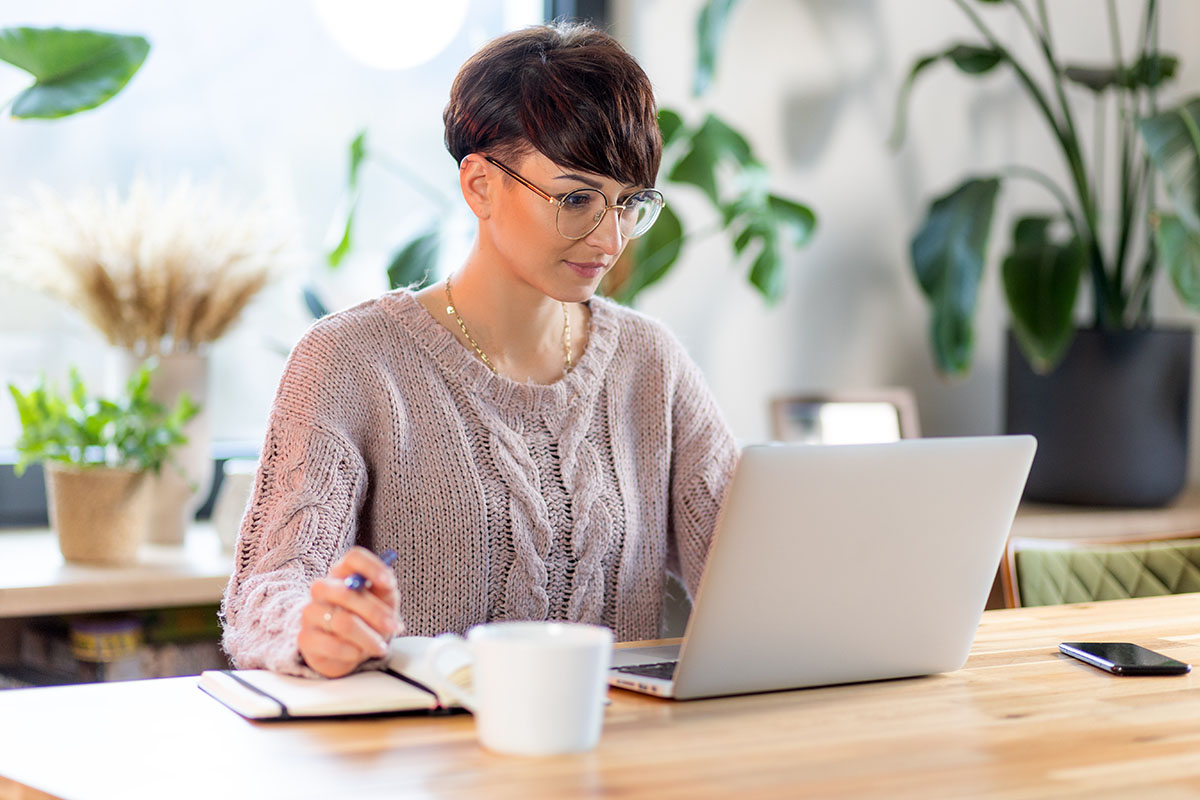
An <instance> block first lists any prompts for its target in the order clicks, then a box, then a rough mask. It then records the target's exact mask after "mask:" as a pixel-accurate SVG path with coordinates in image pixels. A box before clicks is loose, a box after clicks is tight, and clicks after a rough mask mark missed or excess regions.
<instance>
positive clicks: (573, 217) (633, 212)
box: [484, 156, 664, 239]
mask: <svg viewBox="0 0 1200 800" xmlns="http://www.w3.org/2000/svg"><path fill="white" fill-rule="evenodd" d="M484 158H485V159H486V160H487V162H488V163H489V164H495V165H496V166H497V167H499V168H500V169H502V170H504V171H505V172H506V173H508V175H509V176H510V177H512V179H513V180H515V181H516V182H517V183H519V184H521V185H522V186H524V187H525V188H526V189H528V190H529V191H531V192H533V193H534V194H536V195H537V196H538V197H540V198H542V199H543V200H545V201H547V202H549V203H553V204H554V205H556V206H558V212H557V213H556V215H555V218H554V224H555V225H556V226H557V228H558V232H559V234H560V235H562V236H563V237H564V238H567V239H582V238H584V237H585V236H587V235H588V234H590V233H591V232H592V231H594V230H596V228H599V227H600V223H601V222H603V221H604V215H605V214H607V213H608V210H609V209H610V208H613V209H616V211H617V227H618V228H619V229H620V231H621V235H622V236H624V237H625V238H626V239H636V238H637V237H639V236H641V235H642V234H643V233H645V232H646V231H648V230H650V226H651V225H653V224H654V220H656V219H658V212H660V211H662V207H663V204H664V201H663V196H662V192H660V191H658V190H657V189H642V190H641V191H638V192H634V193H633V194H631V195H629V197H627V198H625V202H624V203H609V202H608V198H607V197H605V196H604V192H602V191H600V190H599V189H591V188H585V189H575V190H574V191H571V192H567V193H566V194H565V195H563V196H562V197H554V196H553V195H549V194H546V193H545V192H543V191H542V190H541V189H539V188H538V187H536V186H534V185H533V184H532V183H530V182H529V181H527V180H525V179H524V178H522V177H521V176H520V175H518V174H517V173H515V172H513V171H512V170H511V169H509V168H508V167H506V166H504V165H503V164H501V163H500V162H499V161H497V160H496V159H494V158H492V157H491V156H484Z"/></svg>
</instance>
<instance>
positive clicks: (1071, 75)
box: [1063, 64, 1121, 94]
mask: <svg viewBox="0 0 1200 800" xmlns="http://www.w3.org/2000/svg"><path fill="white" fill-rule="evenodd" d="M1063 75H1064V76H1066V78H1067V80H1069V81H1071V82H1072V83H1077V84H1079V85H1080V86H1083V87H1085V88H1087V89H1090V90H1091V91H1093V92H1095V93H1097V94H1099V93H1100V92H1103V91H1104V90H1105V89H1109V88H1111V87H1113V86H1118V85H1120V83H1121V76H1120V74H1119V73H1118V72H1117V68H1116V67H1084V66H1080V65H1077V64H1075V65H1069V66H1067V67H1066V68H1065V69H1063Z"/></svg>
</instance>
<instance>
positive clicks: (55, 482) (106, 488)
mask: <svg viewBox="0 0 1200 800" xmlns="http://www.w3.org/2000/svg"><path fill="white" fill-rule="evenodd" d="M152 486H153V482H152V481H151V480H149V474H148V473H146V472H134V471H132V470H125V469H116V468H113V467H90V468H86V469H79V468H75V467H67V466H63V465H60V464H54V463H47V464H46V497H47V500H48V501H49V503H48V505H49V511H50V524H51V526H53V527H54V529H55V530H56V531H57V532H58V547H59V550H61V551H62V554H63V558H64V559H66V560H67V561H79V562H84V563H89V564H110V565H119V564H132V563H134V562H135V561H137V554H138V547H139V546H140V545H141V544H142V542H143V541H144V540H145V538H146V529H147V527H148V525H149V520H150V513H151V509H152V500H153V497H152V493H151V488H152Z"/></svg>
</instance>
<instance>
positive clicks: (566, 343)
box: [446, 275, 571, 375]
mask: <svg viewBox="0 0 1200 800" xmlns="http://www.w3.org/2000/svg"><path fill="white" fill-rule="evenodd" d="M446 304H447V305H446V313H447V314H449V315H450V316H452V317H454V319H455V320H456V321H457V322H458V327H459V328H461V329H462V332H463V336H465V337H467V341H468V342H470V343H471V347H474V348H475V353H476V354H477V355H478V356H479V359H480V360H481V361H482V362H483V363H484V364H487V368H488V369H490V370H491V371H492V372H493V373H495V374H497V375H499V374H500V373H499V372H498V371H497V370H496V365H495V364H493V363H492V360H491V359H490V358H488V357H487V353H485V352H483V348H482V347H480V346H479V343H478V342H476V341H475V337H473V336H472V335H471V333H470V331H468V330H467V323H465V322H463V318H462V317H461V316H460V315H459V313H458V310H457V309H456V308H455V307H454V296H453V295H452V294H450V276H449V275H447V276H446ZM560 305H561V306H562V312H563V375H566V374H567V373H568V372H570V371H571V318H570V316H568V315H567V304H566V303H561V302H560Z"/></svg>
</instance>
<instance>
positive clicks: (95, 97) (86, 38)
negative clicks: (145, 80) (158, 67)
mask: <svg viewBox="0 0 1200 800" xmlns="http://www.w3.org/2000/svg"><path fill="white" fill-rule="evenodd" d="M149 52H150V43H149V42H147V41H146V39H145V38H143V37H141V36H129V35H124V34H117V33H105V32H101V31H90V30H65V29H63V28H30V27H17V28H0V61H6V62H8V63H9V64H12V65H13V66H14V67H19V68H20V69H23V70H25V71H26V72H28V73H29V74H30V75H32V76H33V83H32V84H31V85H30V86H28V87H26V88H25V89H23V90H22V91H21V92H20V93H19V94H18V95H17V96H16V97H14V98H12V99H11V100H9V101H7V102H5V103H4V104H3V105H0V109H3V108H5V107H8V109H9V112H10V113H11V115H12V116H13V118H15V119H57V118H59V117H66V116H69V115H71V114H77V113H79V112H80V111H87V110H88V109H92V108H96V107H97V106H99V105H101V104H103V103H106V102H108V101H109V100H110V99H112V98H113V97H114V96H116V94H117V93H118V92H119V91H121V89H123V88H124V87H125V84H127V83H128V82H129V79H130V78H132V77H133V75H134V73H136V72H137V71H138V69H139V68H140V67H141V66H142V63H143V62H144V61H145V60H146V56H147V54H148V53H149Z"/></svg>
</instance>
